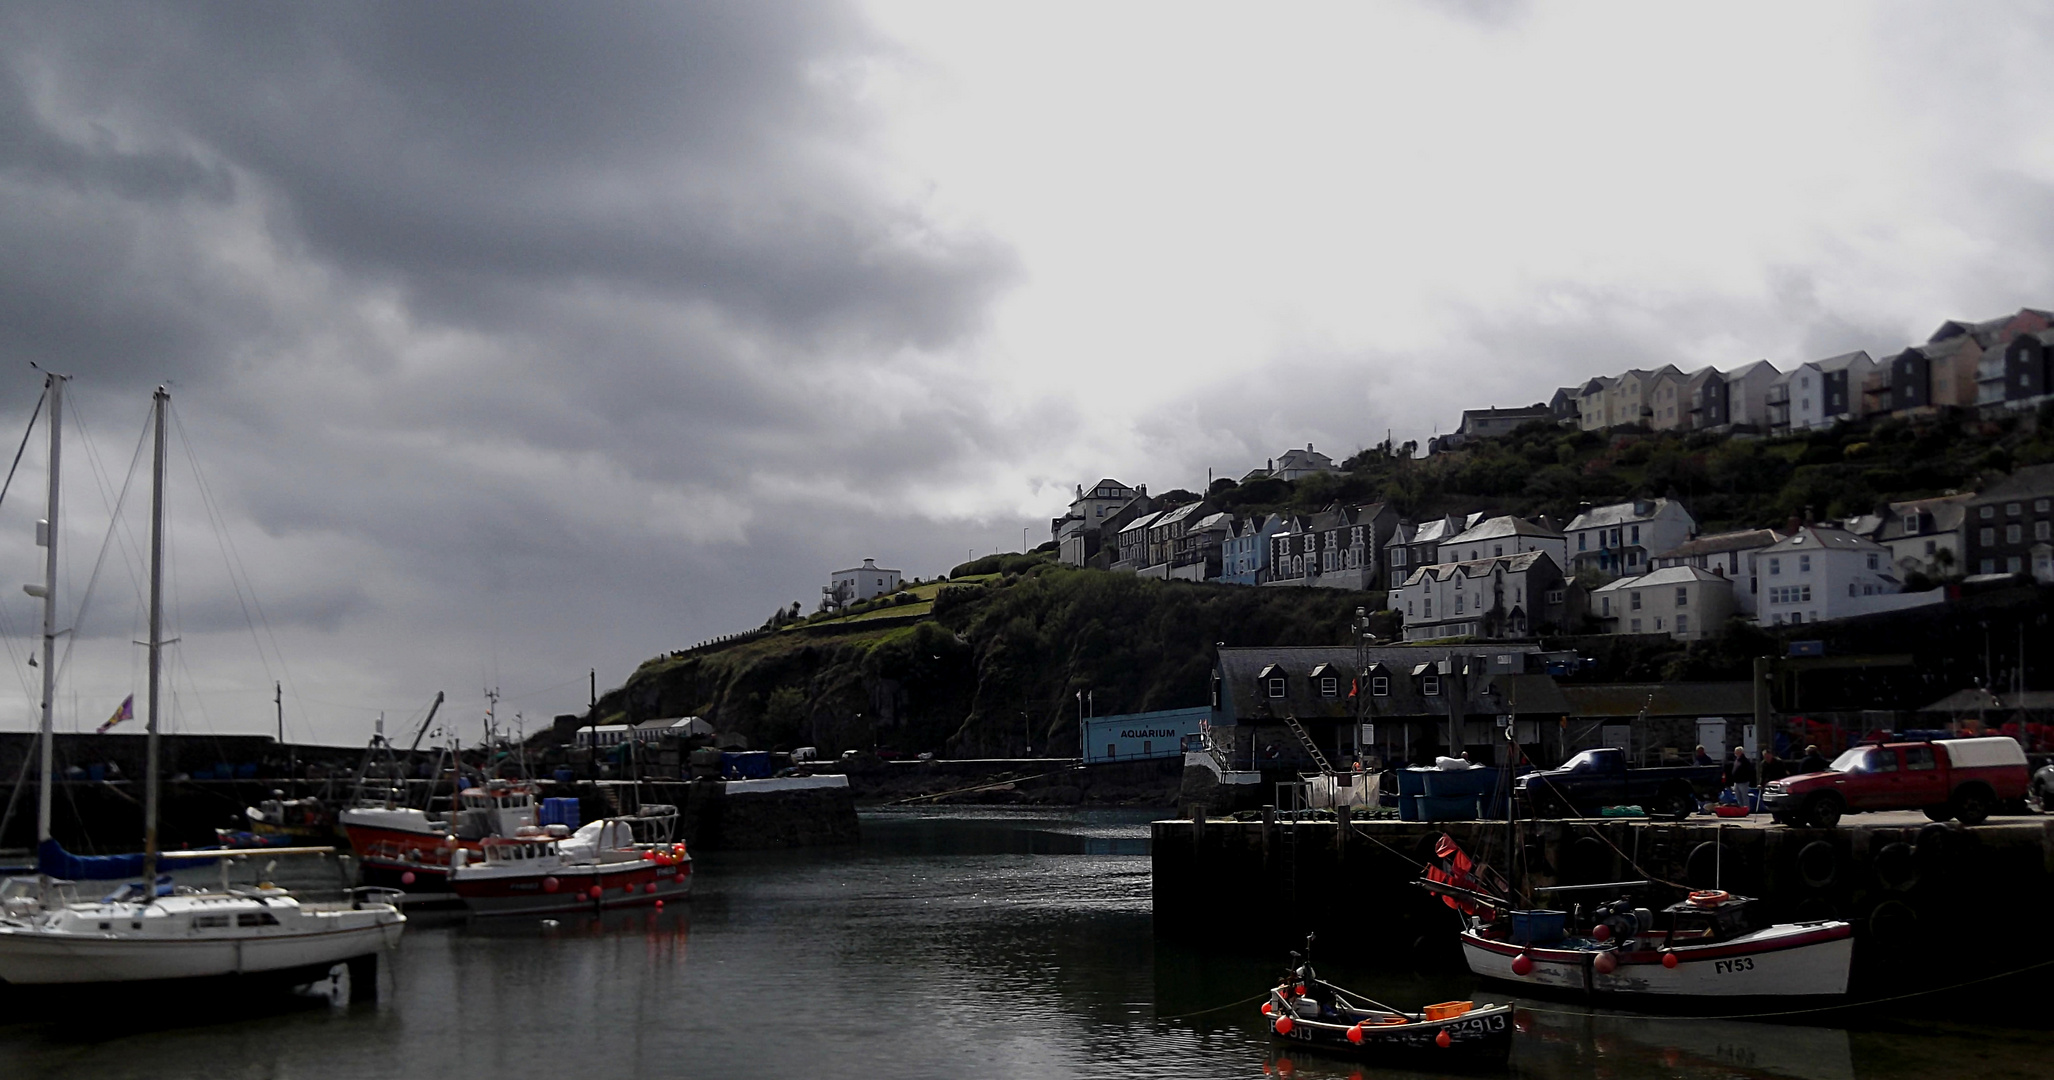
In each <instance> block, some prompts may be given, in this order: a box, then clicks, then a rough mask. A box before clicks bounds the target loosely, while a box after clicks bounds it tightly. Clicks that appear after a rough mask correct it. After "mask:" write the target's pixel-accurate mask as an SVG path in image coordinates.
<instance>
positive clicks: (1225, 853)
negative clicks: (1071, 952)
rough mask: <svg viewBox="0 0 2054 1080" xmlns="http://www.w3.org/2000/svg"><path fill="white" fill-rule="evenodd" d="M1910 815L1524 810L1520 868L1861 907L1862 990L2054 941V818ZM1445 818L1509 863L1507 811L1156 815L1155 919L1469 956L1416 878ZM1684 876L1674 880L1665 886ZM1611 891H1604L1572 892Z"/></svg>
mask: <svg viewBox="0 0 2054 1080" xmlns="http://www.w3.org/2000/svg"><path fill="white" fill-rule="evenodd" d="M1897 817H1898V816H1897V815H1893V816H1892V818H1893V820H1891V821H1890V822H1888V823H1874V824H1871V823H1856V824H1845V825H1842V826H1841V827H1839V828H1836V829H1788V828H1782V827H1763V826H1759V825H1756V826H1753V827H1748V826H1741V827H1734V826H1732V825H1728V826H1727V827H1725V828H1720V827H1719V826H1717V825H1716V824H1714V823H1711V822H1705V823H1703V824H1699V823H1696V822H1687V823H1679V824H1668V823H1653V822H1647V821H1644V820H1616V819H1613V820H1598V819H1584V820H1559V821H1523V822H1520V823H1519V824H1518V826H1517V835H1518V838H1519V839H1518V844H1519V846H1520V849H1521V854H1520V862H1521V867H1520V869H1521V877H1522V878H1523V879H1524V881H1525V883H1526V884H1527V885H1528V886H1530V887H1545V886H1552V885H1558V884H1564V885H1574V884H1592V883H1600V882H1611V881H1628V880H1639V879H1641V878H1642V877H1643V876H1646V877H1647V878H1650V879H1656V880H1663V881H1668V882H1674V883H1676V885H1678V886H1687V887H1689V888H1711V887H1712V886H1713V884H1714V879H1715V877H1716V879H1717V884H1718V886H1719V887H1720V888H1724V889H1726V890H1728V891H1731V892H1736V893H1741V894H1743V895H1747V896H1753V897H1757V898H1759V899H1760V900H1762V901H1763V903H1764V905H1765V907H1766V914H1768V915H1769V916H1770V917H1771V918H1773V919H1775V920H1776V921H1797V920H1805V919H1825V918H1839V919H1846V920H1847V921H1849V922H1850V923H1852V924H1853V925H1854V930H1855V958H1854V973H1853V979H1854V985H1853V996H1854V997H1856V998H1874V997H1877V996H1879V995H1884V994H1889V993H1893V992H1903V991H1904V990H1906V989H1910V988H1913V987H1921V988H1922V987H1928V986H1944V985H1953V984H1956V983H1960V982H1964V981H1967V980H1970V979H1975V978H1982V977H1988V976H1994V975H2001V974H2004V973H2007V972H2014V971H2017V970H2019V969H2021V968H2025V967H2027V966H2028V965H2031V964H2036V963H2041V962H2045V961H2048V960H2050V959H2054V939H2049V938H2048V937H2046V936H2045V935H2044V934H2042V933H2041V932H2040V931H2039V929H2038V927H2039V924H2040V921H2041V920H2039V919H2038V918H2036V917H2035V916H2036V915H2037V914H2039V913H2044V912H2047V911H2049V910H2054V908H2050V904H2054V819H2048V818H2025V819H2011V820H2007V821H2002V822H1999V823H1993V824H1985V825H1980V826H1976V827H1974V828H1965V827H1962V826H1959V825H1940V824H1934V823H1931V822H1925V821H1923V819H1920V821H1919V823H1917V824H1912V823H1908V822H1907V823H1900V822H1899V821H1898V820H1896V819H1897ZM1903 817H1918V815H1916V814H1912V815H1903ZM1444 833H1445V834H1447V835H1449V836H1452V837H1453V838H1454V839H1455V840H1456V841H1457V842H1458V843H1460V844H1461V845H1462V846H1463V848H1464V849H1465V850H1467V851H1469V852H1470V853H1471V854H1472V855H1473V856H1476V857H1478V858H1479V859H1481V860H1482V861H1485V862H1488V863H1490V864H1491V865H1493V866H1494V867H1496V868H1498V869H1499V870H1501V871H1505V870H1507V862H1508V860H1507V859H1506V857H1505V856H1506V851H1507V848H1508V842H1507V827H1506V824H1505V823H1504V822H1501V821H1499V822H1494V821H1461V822H1432V823H1427V822H1398V821H1358V822H1351V823H1349V825H1348V826H1347V827H1346V828H1345V829H1344V828H1343V827H1341V826H1340V825H1339V824H1338V823H1336V822H1333V821H1304V822H1289V821H1276V820H1269V821H1245V822H1244V821H1231V820H1229V821H1218V820H1205V819H1204V818H1203V817H1197V818H1194V819H1185V820H1169V821H1158V822H1155V823H1154V825H1153V827H1152V836H1151V840H1152V843H1151V845H1150V851H1151V861H1152V864H1153V866H1152V869H1153V894H1154V908H1155V927H1156V932H1157V933H1158V934H1159V935H1162V936H1164V937H1166V938H1170V939H1173V940H1181V941H1187V942H1191V943H1194V944H1206V943H1213V944H1219V943H1227V942H1231V943H1235V944H1234V946H1232V947H1237V948H1241V947H1245V948H1255V949H1281V948H1289V947H1290V946H1291V945H1292V944H1293V943H1295V942H1297V941H1300V940H1302V939H1303V937H1304V935H1305V934H1306V933H1307V932H1308V931H1317V932H1318V933H1319V941H1320V951H1321V954H1322V955H1323V956H1325V957H1326V958H1327V959H1328V960H1330V961H1334V962H1343V963H1359V964H1365V965H1371V966H1418V967H1445V966H1459V965H1460V964H1461V959H1460V956H1459V950H1458V948H1457V945H1456V941H1455V934H1456V930H1457V929H1458V917H1457V915H1456V914H1455V913H1454V912H1453V911H1451V910H1450V909H1449V908H1447V907H1446V906H1444V905H1443V904H1442V903H1441V901H1440V900H1439V899H1438V898H1435V897H1433V896H1430V895H1429V894H1427V893H1426V892H1425V891H1424V890H1422V889H1419V888H1417V887H1415V886H1414V885H1413V884H1412V882H1413V881H1414V880H1416V879H1417V878H1418V876H1419V873H1420V869H1421V867H1422V865H1423V863H1424V862H1425V861H1426V860H1427V859H1428V858H1430V857H1431V854H1432V850H1433V846H1434V844H1435V842H1436V841H1437V840H1438V839H1439V838H1440V836H1441V835H1442V834H1444ZM1722 848H1723V850H1722ZM1635 866H1638V868H1639V870H1638V871H1636V870H1635ZM1643 871H1644V875H1643V873H1642V872H1643ZM1681 892H1682V889H1681V888H1678V887H1675V886H1667V887H1664V886H1657V891H1656V892H1654V893H1652V894H1651V895H1652V896H1654V897H1656V898H1680V896H1681ZM1571 896H1572V897H1573V894H1571ZM1607 898H1609V897H1608V895H1607V894H1604V893H1588V894H1583V895H1582V896H1580V897H1574V898H1571V897H1565V898H1564V902H1563V903H1562V904H1561V905H1559V906H1564V907H1566V906H1568V905H1569V904H1570V903H1575V902H1579V901H1580V902H1582V903H1584V904H1586V905H1588V904H1590V903H1593V902H1596V901H1598V900H1601V899H1607Z"/></svg>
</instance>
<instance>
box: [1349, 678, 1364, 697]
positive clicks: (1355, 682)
mask: <svg viewBox="0 0 2054 1080" xmlns="http://www.w3.org/2000/svg"><path fill="white" fill-rule="evenodd" d="M1361 692H1362V680H1361V679H1350V680H1348V696H1349V697H1354V696H1355V695H1357V694H1360V693H1361Z"/></svg>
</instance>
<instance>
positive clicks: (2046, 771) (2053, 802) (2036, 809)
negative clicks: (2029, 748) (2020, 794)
mask: <svg viewBox="0 0 2054 1080" xmlns="http://www.w3.org/2000/svg"><path fill="white" fill-rule="evenodd" d="M2025 804H2026V806H2027V808H2029V809H2031V810H2032V812H2033V813H2035V814H2045V813H2050V812H2054V764H2048V765H2042V766H2040V771H2039V772H2036V773H2034V774H2033V782H2032V783H2031V784H2029V785H2027V786H2026V789H2025Z"/></svg>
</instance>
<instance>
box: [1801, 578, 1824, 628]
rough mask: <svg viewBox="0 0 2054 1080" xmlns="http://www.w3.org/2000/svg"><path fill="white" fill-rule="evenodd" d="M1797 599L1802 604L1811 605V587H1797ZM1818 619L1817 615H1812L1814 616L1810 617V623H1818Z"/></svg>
mask: <svg viewBox="0 0 2054 1080" xmlns="http://www.w3.org/2000/svg"><path fill="white" fill-rule="evenodd" d="M1797 597H1798V599H1799V600H1800V601H1802V602H1803V603H1807V604H1809V603H1811V602H1812V587H1811V586H1809V585H1802V586H1799V587H1798V590H1797ZM1818 618H1819V617H1818V616H1817V615H1814V616H1812V621H1813V622H1817V621H1818Z"/></svg>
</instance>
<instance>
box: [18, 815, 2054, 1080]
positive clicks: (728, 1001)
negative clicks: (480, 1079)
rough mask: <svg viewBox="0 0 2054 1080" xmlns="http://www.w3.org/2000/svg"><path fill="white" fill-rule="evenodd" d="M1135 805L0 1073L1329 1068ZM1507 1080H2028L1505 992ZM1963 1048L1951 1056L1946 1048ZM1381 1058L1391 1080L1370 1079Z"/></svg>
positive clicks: (1350, 1071) (86, 1026)
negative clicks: (1191, 941)
mask: <svg viewBox="0 0 2054 1080" xmlns="http://www.w3.org/2000/svg"><path fill="white" fill-rule="evenodd" d="M1149 817H1150V815H1149V814H1147V813H1137V812H1122V811H1048V812H1025V811H1018V810H971V811H966V810H961V809H952V810H948V811H941V810H920V811H913V812H888V813H872V814H866V815H865V817H864V822H863V828H864V842H863V844H862V845H861V846H860V847H857V848H850V849H842V850H833V851H794V852H766V853H750V854H732V853H709V854H707V855H705V856H703V857H702V858H701V859H700V861H699V863H698V867H697V874H696V876H695V888H697V889H698V890H699V895H698V896H696V897H695V898H694V899H693V900H692V901H691V902H690V903H687V904H676V905H672V906H671V907H669V908H668V909H667V910H665V911H662V912H657V911H652V910H621V911H613V912H608V913H606V914H604V915H601V916H598V917H590V916H585V917H580V916H570V915H558V916H554V917H551V918H540V917H520V918H506V919H493V920H470V919H465V918H462V917H433V916H417V917H415V919H414V921H413V922H412V924H411V925H410V926H409V928H408V930H407V935H406V940H405V942H404V944H403V945H402V947H401V949H400V951H399V953H398V954H397V955H396V956H394V957H392V958H391V961H392V962H391V963H390V964H388V966H387V969H386V971H385V972H383V973H382V975H381V979H382V980H383V981H384V983H385V986H384V991H385V992H384V996H383V999H382V1000H381V1001H380V1002H379V1004H377V1005H376V1006H364V1005H358V1006H350V1005H347V1004H344V1002H346V1001H347V994H346V987H343V986H340V985H338V984H326V985H323V986H317V987H314V988H310V990H309V992H308V993H306V994H303V995H299V996H294V997H285V996H281V995H265V996H245V997H243V998H241V999H239V1000H238V999H227V998H222V997H218V996H217V997H207V998H204V999H199V998H194V997H193V996H191V995H179V996H174V997H173V999H172V1000H162V999H154V998H153V999H139V998H137V997H136V996H134V995H122V994H106V995H96V996H92V997H90V998H87V999H84V1000H78V999H73V1000H71V1001H69V1002H67V1003H65V1004H62V1005H57V1004H52V1003H51V1002H50V1001H46V1000H44V996H43V995H33V996H29V997H27V998H26V999H25V998H24V996H22V995H14V996H13V997H11V998H10V999H9V1000H8V1003H7V1011H6V1013H5V1016H6V1017H7V1019H6V1020H5V1021H0V1076H5V1077H10V1078H11V1077H15V1076H92V1077H123V1076H134V1077H145V1076H147V1077H162V1076H188V1075H202V1074H204V1075H208V1076H229V1077H240V1076H262V1077H270V1076H291V1077H305V1078H326V1077H358V1076H367V1077H368V1076H376V1077H403V1076H432V1075H457V1074H459V1072H461V1073H462V1074H464V1075H475V1074H477V1073H478V1072H479V1071H481V1070H484V1071H493V1072H500V1071H504V1072H513V1073H518V1074H521V1075H525V1074H529V1073H534V1072H540V1071H545V1070H546V1071H549V1072H560V1071H563V1070H565V1069H573V1070H577V1071H579V1072H581V1073H583V1072H590V1073H592V1074H594V1075H608V1076H638V1077H639V1076H706V1077H758V1076H761V1077H781V1078H795V1077H844V1076H846V1077H872V1076H880V1077H882V1076H890V1077H916V1078H917V1077H979V1078H992V1080H1002V1078H1013V1077H1064V1078H1067V1077H1143V1078H1146V1077H1179V1078H1183V1077H1245V1078H1250V1080H1254V1078H1257V1077H1262V1076H1265V1075H1268V1076H1279V1075H1293V1076H1297V1075H1302V1076H1306V1077H1336V1078H1338V1077H1351V1076H1369V1075H1386V1076H1388V1075H1394V1073H1393V1071H1392V1070H1388V1069H1381V1070H1380V1069H1375V1068H1371V1067H1364V1066H1360V1065H1358V1064H1355V1063H1351V1062H1347V1061H1340V1060H1332V1059H1320V1058H1316V1057H1310V1056H1300V1057H1292V1058H1275V1057H1272V1055H1271V1052H1270V1049H1269V1047H1268V1044H1267V1042H1266V1039H1265V1029H1264V1028H1263V1026H1262V1023H1261V1019H1260V1016H1259V1014H1258V1013H1257V1011H1256V1005H1255V1003H1254V1002H1252V1001H1250V1002H1247V1003H1245V1004H1243V1005H1241V1006H1239V1007H1236V1008H1230V1009H1220V1008H1219V1006H1221V1005H1225V1004H1228V1003H1232V1002H1236V1001H1239V1000H1241V999H1246V998H1251V997H1254V996H1255V995H1256V994H1258V993H1259V992H1260V991H1261V990H1262V989H1263V987H1265V986H1267V985H1268V984H1269V980H1270V979H1271V978H1272V977H1273V976H1274V975H1275V974H1276V973H1277V970H1278V969H1279V968H1280V966H1281V962H1282V959H1283V958H1282V957H1276V956H1269V955H1266V954H1264V953H1263V952H1260V951H1251V950H1249V949H1247V948H1245V947H1243V946H1242V945H1241V944H1240V940H1239V939H1240V938H1242V937H1248V936H1252V932H1253V931H1254V930H1255V929H1256V928H1258V927H1263V926H1266V925H1268V924H1269V923H1271V922H1272V921H1274V920H1276V919H1279V918H1287V917H1288V916H1287V915H1286V914H1285V913H1281V912H1277V911H1267V910H1232V909H1223V910H1221V911H1219V912H1218V913H1217V916H1218V917H1217V920H1216V927H1215V935H1214V936H1215V940H1214V941H1213V942H1212V943H1210V944H1208V945H1207V946H1206V947H1203V948H1200V947H1195V946H1192V945H1188V944H1181V943H1180V944H1172V943H1168V942H1157V941H1156V940H1155V939H1154V936H1153V933H1152V931H1151V928H1150V918H1149V903H1150V900H1149V895H1150V883H1149V873H1148V856H1147V846H1148V839H1147V838H1148V829H1147V821H1148V818H1149ZM1323 973H1324V974H1326V975H1328V976H1329V977H1331V978H1333V979H1334V980H1335V981H1337V982H1340V983H1342V984H1344V985H1347V986H1350V987H1353V988H1355V989H1357V990H1359V991H1362V992H1364V993H1367V994H1369V995H1370V996H1373V997H1376V998H1379V999H1382V1000H1385V1001H1388V1002H1390V1003H1392V1004H1397V1005H1417V1004H1420V1003H1424V1002H1429V1001H1445V1000H1449V999H1452V998H1464V997H1472V996H1477V991H1476V989H1475V988H1474V987H1473V986H1472V985H1471V984H1470V983H1469V981H1468V979H1467V977H1466V976H1465V975H1463V974H1462V973H1460V972H1430V973H1418V972H1411V971H1406V970H1387V971H1381V972H1375V971H1342V970H1325V971H1324V972H1323ZM1521 1024H1522V1026H1523V1028H1524V1034H1523V1035H1522V1036H1521V1038H1520V1039H1519V1040H1518V1043H1517V1045H1516V1048H1515V1050H1514V1053H1513V1072H1514V1074H1515V1075H1518V1076H1522V1077H1531V1078H1536V1080H1541V1078H1545V1080H1555V1078H1560V1080H1571V1078H1576V1080H1583V1078H1587V1077H1598V1078H1600V1080H1628V1078H1634V1077H1684V1078H1692V1080H1696V1078H1703V1080H1725V1078H1728V1077H1734V1076H1745V1077H1762V1078H1780V1080H1882V1078H1895V1077H1905V1078H1911V1077H1929V1076H1948V1075H1961V1074H1963V1073H1967V1072H1970V1071H1973V1072H1974V1074H1975V1075H1976V1076H1977V1080H1997V1078H2001V1077H2005V1076H2019V1077H2025V1076H2043V1075H2045V1074H2046V1068H2045V1065H2044V1064H2043V1063H2044V1062H2046V1061H2047V1060H2050V1057H2049V1055H2050V1053H2054V1041H2050V1039H2049V1037H2048V1036H2046V1035H2044V1034H2041V1033H2037V1032H2031V1031H2016V1030H2001V1029H1993V1030H1979V1029H1970V1028H1959V1027H1956V1028H1948V1029H1944V1030H1942V1029H1932V1030H1923V1031H1909V1030H1907V1029H1905V1028H1903V1027H1902V1026H1901V1025H1898V1026H1893V1027H1891V1028H1889V1029H1887V1030H1878V1031H1861V1032H1856V1033H1854V1034H1852V1035H1850V1034H1849V1033H1847V1032H1845V1031H1840V1030H1837V1029H1829V1028H1805V1027H1791V1026H1778V1025H1764V1024H1750V1023H1746V1022H1741V1021H1732V1020H1722V1021H1687V1020H1666V1019H1652V1018H1640V1017H1631V1016H1616V1015H1591V1014H1588V1013H1585V1012H1581V1011H1579V1010H1576V1009H1573V1008H1567V1007H1564V1006H1561V1005H1556V1004H1547V1003H1540V1002H1533V1003H1525V1007H1524V1008H1523V1010H1522V1013H1521ZM1968 1060H1973V1061H1974V1062H1975V1065H1974V1067H1973V1069H1972V1070H1970V1069H1968V1068H1965V1067H1961V1068H1950V1067H1949V1064H1948V1063H1950V1062H1952V1063H1956V1064H1957V1065H1958V1063H1959V1062H1962V1061H1968ZM1395 1075H1403V1074H1395Z"/></svg>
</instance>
